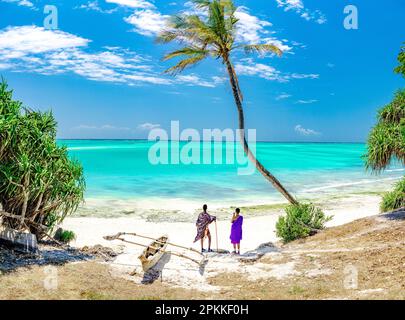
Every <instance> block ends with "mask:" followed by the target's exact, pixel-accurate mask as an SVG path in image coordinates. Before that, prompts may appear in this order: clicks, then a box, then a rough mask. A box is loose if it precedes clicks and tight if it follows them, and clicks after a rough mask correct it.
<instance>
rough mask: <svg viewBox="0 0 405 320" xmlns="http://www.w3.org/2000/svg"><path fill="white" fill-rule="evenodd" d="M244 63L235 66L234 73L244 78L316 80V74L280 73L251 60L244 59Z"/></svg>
mask: <svg viewBox="0 0 405 320" xmlns="http://www.w3.org/2000/svg"><path fill="white" fill-rule="evenodd" d="M244 61H246V63H238V64H236V66H235V70H236V73H238V74H239V75H246V76H257V77H259V78H263V79H266V80H273V81H278V82H288V81H290V80H291V79H318V78H319V75H318V74H302V73H282V72H281V71H279V70H277V69H276V68H274V67H272V66H269V65H265V64H262V63H255V62H253V60H252V59H245V60H244Z"/></svg>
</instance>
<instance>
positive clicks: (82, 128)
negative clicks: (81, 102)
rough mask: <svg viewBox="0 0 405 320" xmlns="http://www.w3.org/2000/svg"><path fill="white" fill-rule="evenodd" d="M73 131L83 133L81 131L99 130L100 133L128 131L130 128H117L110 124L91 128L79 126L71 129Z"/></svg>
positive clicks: (90, 126)
mask: <svg viewBox="0 0 405 320" xmlns="http://www.w3.org/2000/svg"><path fill="white" fill-rule="evenodd" d="M72 130H75V131H83V130H100V131H106V130H107V131H130V130H131V128H128V127H117V126H114V125H111V124H104V125H102V126H92V125H87V124H81V125H79V126H77V127H74V128H72Z"/></svg>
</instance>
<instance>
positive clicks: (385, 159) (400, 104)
mask: <svg viewBox="0 0 405 320" xmlns="http://www.w3.org/2000/svg"><path fill="white" fill-rule="evenodd" d="M377 120H378V121H377V124H376V125H375V127H374V128H373V129H372V130H371V132H370V134H369V137H368V142H367V154H366V155H365V157H364V158H365V161H366V168H367V169H369V170H372V171H374V172H377V173H379V172H381V171H382V170H384V169H386V168H387V167H388V166H389V165H390V164H391V163H392V162H393V161H398V162H399V163H401V164H403V165H405V89H401V90H399V91H398V92H397V93H396V94H395V97H394V99H393V101H392V102H391V103H389V104H387V105H386V106H385V107H383V108H382V109H381V110H379V112H378V116H377ZM402 207H405V178H403V179H402V181H400V182H398V183H397V184H396V186H395V189H394V190H393V191H391V192H387V193H385V194H384V195H383V198H382V202H381V204H380V210H381V212H386V211H390V210H395V209H399V208H402Z"/></svg>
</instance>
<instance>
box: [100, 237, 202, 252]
mask: <svg viewBox="0 0 405 320" xmlns="http://www.w3.org/2000/svg"><path fill="white" fill-rule="evenodd" d="M121 236H135V237H139V238H144V239H149V240H156V239H155V238H152V237H148V236H143V235H140V234H138V233H127V232H119V233H117V234H116V235H115V236H112V237H121ZM104 238H106V237H104ZM107 240H109V239H107ZM167 244H168V245H170V246H173V247H178V248H181V249H185V250H190V251H193V252H195V253H198V254H199V255H201V256H204V255H203V254H202V253H201V252H200V251H198V250H196V249H194V248H189V247H184V246H180V245H178V244H174V243H171V242H167Z"/></svg>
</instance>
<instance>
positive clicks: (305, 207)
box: [276, 203, 331, 243]
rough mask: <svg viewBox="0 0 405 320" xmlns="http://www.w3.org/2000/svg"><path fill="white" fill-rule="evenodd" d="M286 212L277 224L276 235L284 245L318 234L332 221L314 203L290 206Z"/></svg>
mask: <svg viewBox="0 0 405 320" xmlns="http://www.w3.org/2000/svg"><path fill="white" fill-rule="evenodd" d="M285 212H286V215H285V216H281V217H280V218H279V219H278V221H277V224H276V234H277V236H278V237H280V238H281V239H282V240H283V242H284V243H287V242H290V241H293V240H296V239H300V238H305V237H308V236H311V235H314V234H316V233H317V232H318V231H320V230H322V229H324V228H325V223H326V222H327V221H329V220H330V219H331V217H327V216H325V214H324V213H323V211H322V210H321V209H320V208H318V207H316V206H315V205H314V204H312V203H300V204H298V205H289V206H288V207H287V208H286V209H285Z"/></svg>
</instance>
